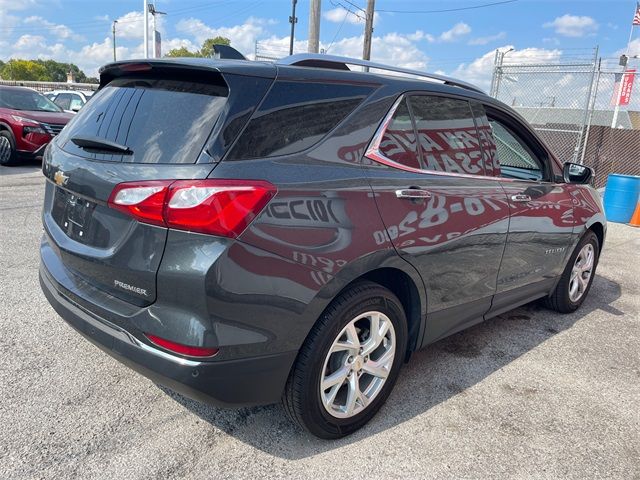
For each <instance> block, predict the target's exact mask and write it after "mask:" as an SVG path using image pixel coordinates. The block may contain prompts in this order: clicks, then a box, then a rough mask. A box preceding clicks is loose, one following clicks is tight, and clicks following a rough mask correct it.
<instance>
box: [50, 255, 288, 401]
mask: <svg viewBox="0 0 640 480" xmlns="http://www.w3.org/2000/svg"><path fill="white" fill-rule="evenodd" d="M40 285H41V287H42V291H43V292H44V294H45V296H46V297H47V300H48V301H49V303H50V304H51V306H52V307H53V308H54V309H55V311H56V312H57V313H58V314H59V315H60V316H61V317H62V318H63V319H64V320H65V321H66V322H67V323H68V324H69V325H71V326H72V327H73V328H75V329H76V330H77V331H78V332H79V333H81V334H82V335H83V336H84V337H85V338H87V339H88V340H89V341H91V342H92V343H93V344H95V345H97V346H98V347H100V348H101V349H102V350H104V351H105V352H107V353H108V354H109V355H111V356H112V357H114V358H116V359H117V360H119V361H120V362H122V363H124V364H125V365H127V366H128V367H130V368H132V369H133V370H135V371H137V372H139V373H141V374H142V375H144V376H146V377H148V378H149V379H151V380H153V381H154V382H156V383H159V384H161V385H164V386H166V387H168V388H170V389H172V390H175V391H176V392H178V393H180V394H182V395H184V396H187V397H189V398H192V399H194V400H198V401H201V402H205V403H210V404H213V405H216V406H219V407H239V406H248V405H266V404H270V403H276V402H278V401H279V399H280V397H281V395H282V391H283V390H284V385H285V383H286V380H287V377H288V374H289V369H290V367H291V365H292V363H293V361H294V359H295V356H296V353H297V352H295V351H294V352H286V353H280V354H275V355H269V356H262V357H256V358H245V359H239V360H227V361H218V362H216V361H206V362H203V361H197V360H190V359H185V358H181V357H177V356H174V355H171V354H169V353H167V352H165V351H163V350H159V349H157V348H154V347H152V346H150V345H148V344H145V343H143V342H142V341H140V340H139V339H138V338H136V337H135V336H134V335H132V334H131V333H130V332H127V331H126V330H124V329H122V328H120V327H118V326H116V325H114V324H113V323H110V322H108V321H106V320H104V319H101V318H98V317H97V316H95V315H93V314H90V313H89V312H87V311H86V310H85V309H83V308H81V307H79V306H78V305H77V304H75V303H74V302H73V301H71V300H70V299H69V298H68V297H67V296H66V295H64V293H63V289H62V288H58V286H57V282H55V280H53V279H52V278H51V277H50V275H49V274H48V272H47V270H46V267H44V266H41V267H40Z"/></svg>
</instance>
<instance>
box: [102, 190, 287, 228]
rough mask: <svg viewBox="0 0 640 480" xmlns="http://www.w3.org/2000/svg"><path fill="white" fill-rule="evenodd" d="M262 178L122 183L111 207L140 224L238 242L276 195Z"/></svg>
mask: <svg viewBox="0 0 640 480" xmlns="http://www.w3.org/2000/svg"><path fill="white" fill-rule="evenodd" d="M275 193H276V188H275V187H274V186H273V185H272V184H270V183H269V182H265V181H260V180H213V179H209V180H178V181H171V180H167V181H164V180H159V181H149V182H131V183H129V182H126V183H121V184H119V185H116V187H115V188H114V190H113V192H112V193H111V196H110V198H109V206H111V207H112V208H115V209H117V210H120V211H122V212H124V213H126V214H128V215H130V216H132V217H134V218H135V219H137V220H138V221H140V222H144V223H151V224H154V225H161V226H166V227H170V228H174V229H178V230H188V231H193V232H199V233H206V234H210V235H219V236H224V237H232V238H235V237H237V236H239V235H240V234H241V233H242V232H243V231H244V229H245V228H246V227H247V226H248V225H249V224H250V223H251V222H252V221H253V219H254V218H255V217H256V216H257V215H258V214H259V213H260V212H261V211H262V209H263V208H264V207H265V206H266V204H267V203H269V200H271V198H272V197H273V196H274V195H275Z"/></svg>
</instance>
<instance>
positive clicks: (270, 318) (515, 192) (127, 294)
mask: <svg viewBox="0 0 640 480" xmlns="http://www.w3.org/2000/svg"><path fill="white" fill-rule="evenodd" d="M353 65H356V66H363V65H364V66H366V67H369V68H371V69H374V68H375V69H378V70H376V71H377V72H378V73H373V72H361V71H353V70H351V69H350V66H353ZM388 71H393V72H392V73H394V74H395V75H393V76H391V75H388V74H387V73H389V72H388ZM403 73H409V74H411V75H412V78H407V76H405V77H402V76H401V75H399V74H403ZM419 77H420V78H419ZM43 172H44V175H45V176H46V179H47V182H46V192H45V201H44V211H43V223H44V236H43V239H42V244H41V247H40V252H41V260H42V262H41V268H40V281H41V285H42V289H43V291H44V293H45V295H46V297H47V298H48V300H49V302H50V303H51V305H52V306H53V307H54V308H55V310H56V311H57V312H58V313H59V314H60V316H61V317H62V318H63V319H64V320H65V321H67V322H68V323H69V324H70V325H71V326H72V327H74V328H75V329H76V330H78V331H79V332H80V333H81V334H82V335H84V336H85V337H86V338H87V339H89V340H90V341H92V342H93V343H95V344H96V345H97V346H99V347H100V348H102V349H103V350H105V351H106V352H107V353H108V354H110V355H112V356H114V357H116V358H117V359H119V360H121V361H122V362H123V363H125V364H127V365H129V366H130V367H132V368H133V369H135V370H137V371H139V372H141V373H142V374H143V375H146V376H147V377H149V378H151V379H152V380H153V381H155V382H158V383H160V384H163V385H166V386H168V387H169V388H171V389H174V390H176V391H178V392H180V393H182V394H184V395H186V396H189V397H191V398H194V399H197V400H201V401H204V402H210V403H212V404H214V405H218V406H223V407H228V406H232V407H233V406H240V405H257V404H269V403H274V402H278V401H280V400H282V402H283V403H284V406H285V409H286V411H287V412H288V413H289V414H290V416H291V418H292V419H293V420H294V421H296V422H297V423H299V424H300V425H301V426H302V427H304V428H306V429H308V430H309V431H310V432H312V433H313V434H315V435H317V436H319V437H323V438H338V437H341V436H344V435H348V434H349V433H352V432H353V431H355V430H356V429H358V428H360V427H361V426H363V425H364V424H365V423H366V422H367V421H369V420H370V419H371V418H372V417H373V416H374V415H375V413H376V412H377V411H378V409H379V408H380V407H381V405H382V404H383V402H384V401H385V400H386V398H387V397H388V396H389V394H390V392H391V389H392V388H393V385H394V383H395V381H396V378H397V377H398V373H399V370H400V367H401V366H402V364H403V363H404V362H406V361H407V360H408V359H409V357H410V356H411V353H412V352H414V351H416V350H417V349H420V348H423V347H425V346H427V345H429V344H431V343H433V342H435V341H437V340H439V339H441V338H444V337H446V336H448V335H451V334H453V333H455V332H458V331H460V330H462V329H464V328H467V327H469V326H471V325H474V324H476V323H478V322H482V321H483V320H486V319H488V318H491V317H494V316H496V315H499V314H500V313H502V312H505V311H507V310H509V309H513V308H514V307H517V306H518V305H522V304H524V303H527V302H531V301H532V300H535V299H544V300H545V301H546V302H547V304H548V305H549V306H550V307H552V308H554V309H556V310H558V311H559V312H570V311H573V310H575V309H577V308H578V307H579V306H580V304H581V303H582V302H583V300H584V298H585V296H586V295H587V293H588V291H589V287H590V285H591V282H592V281H593V278H594V273H595V269H596V266H597V263H598V257H599V254H600V251H601V249H602V245H603V241H604V238H605V229H606V221H605V218H604V215H603V212H602V206H601V202H600V198H599V196H598V194H597V193H596V191H595V190H594V189H593V188H592V187H591V186H590V185H589V183H590V181H591V177H592V172H591V170H590V169H589V168H587V167H584V166H582V165H576V164H564V165H562V164H561V163H559V162H558V160H557V159H556V158H555V157H554V156H553V154H552V153H551V152H550V151H549V150H548V148H547V147H546V146H545V145H544V143H543V142H542V141H541V140H540V139H539V138H538V137H537V135H536V134H535V133H534V132H533V131H532V129H531V128H530V127H529V126H528V125H527V124H526V122H525V121H524V120H523V119H522V118H521V117H520V116H519V115H518V114H517V113H515V112H514V111H513V110H511V109H510V108H509V107H507V106H505V105H503V104H502V103H500V102H498V101H496V100H494V99H492V98H490V97H488V96H487V95H485V94H484V93H482V91H480V90H478V89H477V88H476V87H474V86H472V85H469V84H466V83H464V82H460V81H457V80H453V79H451V78H447V77H442V76H437V75H430V74H426V73H424V72H415V71H407V70H403V69H394V68H393V67H388V66H384V65H378V64H373V63H369V62H363V61H360V60H354V59H345V58H341V57H332V56H328V55H319V56H317V55H298V56H293V57H289V58H287V59H285V60H283V61H281V62H279V63H277V64H268V63H258V62H247V61H224V60H222V61H214V60H205V59H175V60H168V59H162V60H149V61H147V60H144V61H125V62H117V63H111V64H108V65H106V66H105V67H103V68H102V69H101V71H100V88H99V90H98V92H97V93H96V94H95V96H94V97H93V98H92V100H91V102H89V103H88V104H87V105H86V106H85V107H84V108H83V109H82V110H81V111H80V112H79V113H78V114H77V115H76V116H75V117H74V118H73V119H72V120H71V122H69V124H68V125H67V127H66V128H65V129H64V130H63V131H62V133H61V134H60V135H58V136H57V137H56V139H55V140H54V141H53V142H52V143H51V145H50V146H49V147H48V148H47V150H46V153H45V158H44V162H43Z"/></svg>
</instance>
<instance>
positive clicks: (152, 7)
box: [149, 1, 167, 58]
mask: <svg viewBox="0 0 640 480" xmlns="http://www.w3.org/2000/svg"><path fill="white" fill-rule="evenodd" d="M149 13H150V14H151V15H152V16H153V58H159V55H156V54H157V53H158V52H157V51H156V44H157V41H158V39H157V38H156V36H157V32H158V31H157V25H156V15H166V14H167V13H166V12H160V11H158V10H156V2H155V1H154V2H153V3H150V4H149Z"/></svg>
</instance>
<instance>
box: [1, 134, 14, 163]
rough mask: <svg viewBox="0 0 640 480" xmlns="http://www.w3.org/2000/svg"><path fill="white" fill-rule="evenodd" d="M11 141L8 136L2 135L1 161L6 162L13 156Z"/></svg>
mask: <svg viewBox="0 0 640 480" xmlns="http://www.w3.org/2000/svg"><path fill="white" fill-rule="evenodd" d="M11 153H12V150H11V142H10V141H9V139H8V138H7V137H0V163H6V162H8V161H9V159H10V158H11Z"/></svg>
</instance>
